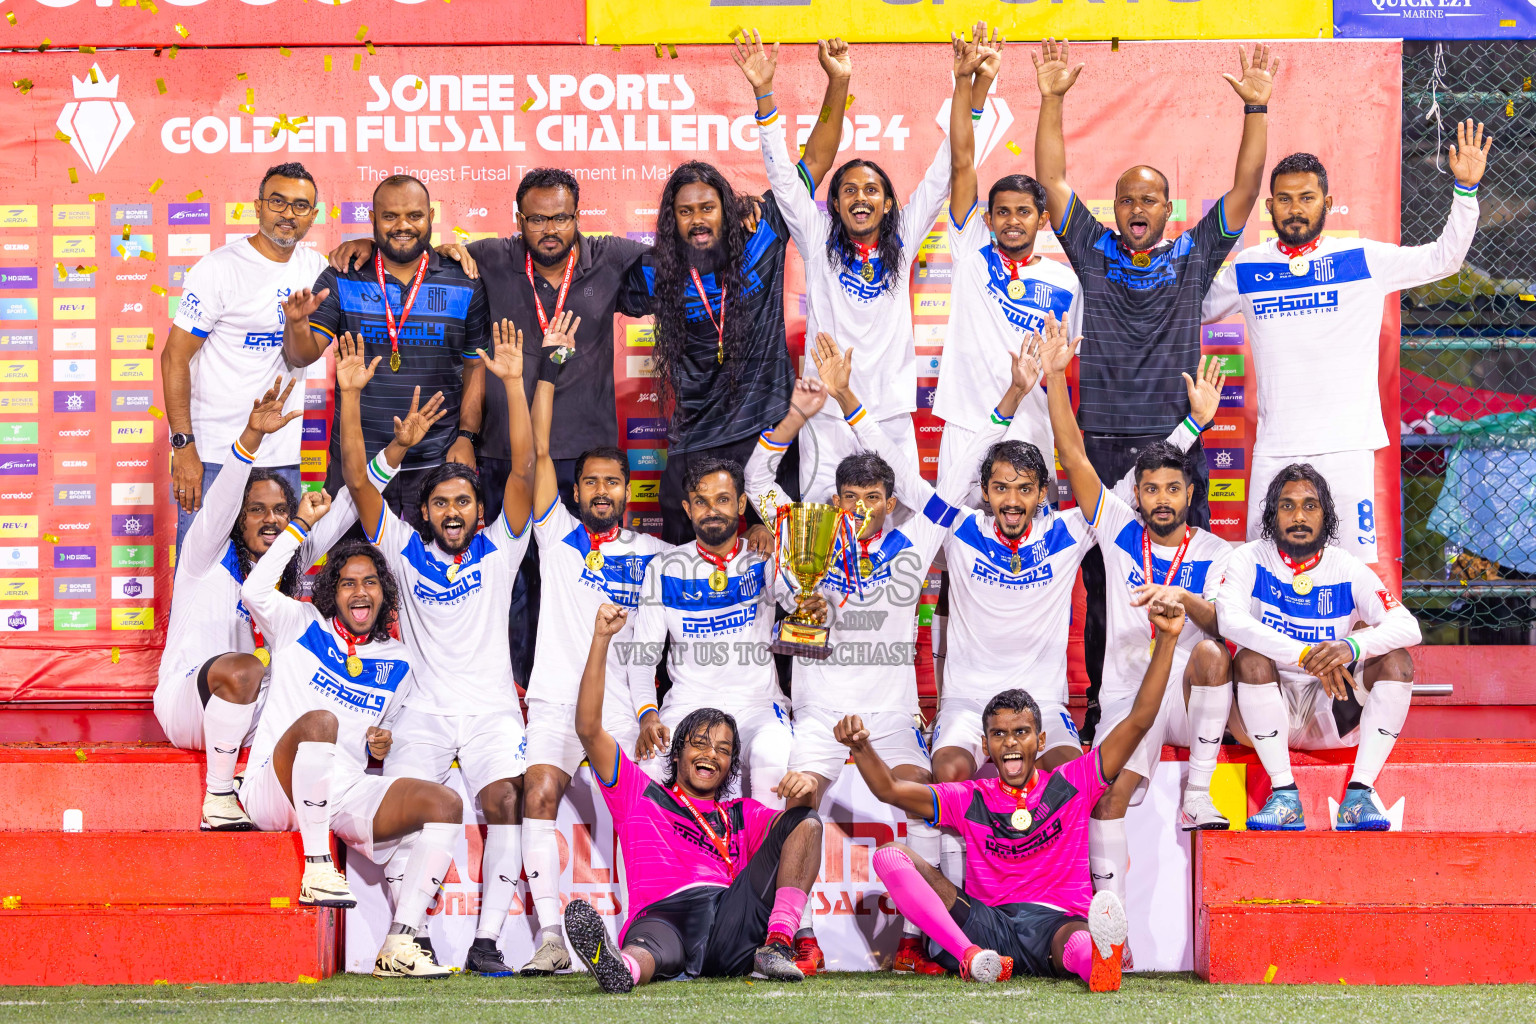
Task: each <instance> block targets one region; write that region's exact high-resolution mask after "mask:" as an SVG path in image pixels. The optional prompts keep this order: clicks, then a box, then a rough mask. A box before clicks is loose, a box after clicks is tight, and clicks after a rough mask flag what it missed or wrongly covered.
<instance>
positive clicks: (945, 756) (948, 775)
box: [933, 747, 976, 782]
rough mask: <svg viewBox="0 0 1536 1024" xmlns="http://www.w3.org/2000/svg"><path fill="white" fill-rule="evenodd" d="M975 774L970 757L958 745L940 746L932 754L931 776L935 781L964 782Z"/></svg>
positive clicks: (974, 767)
mask: <svg viewBox="0 0 1536 1024" xmlns="http://www.w3.org/2000/svg"><path fill="white" fill-rule="evenodd" d="M975 774H976V765H975V764H974V763H972V761H971V757H970V755H969V754H967V753H966V752H965V751H963V750H961V749H960V748H959V747H942V748H940V749H939V750H938V751H937V752H935V753H934V756H933V777H934V780H935V781H937V782H964V781H966V780H967V779H969V778H970V777H971V776H973V775H975Z"/></svg>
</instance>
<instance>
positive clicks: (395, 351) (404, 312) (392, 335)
mask: <svg viewBox="0 0 1536 1024" xmlns="http://www.w3.org/2000/svg"><path fill="white" fill-rule="evenodd" d="M373 272H374V275H375V276H377V277H378V279H379V292H380V298H381V299H382V301H383V303H384V329H385V330H386V331H388V332H389V351H390V354H391V355H392V356H397V355H399V354H400V332H401V331H402V330H404V329H405V321H406V318H407V317H409V316H410V315H411V307H412V306H414V305H416V292H417V291H419V290H420V289H421V280H422V278H424V277H426V276H427V254H426V253H422V254H421V259H420V260H419V261H418V262H417V264H416V276H415V278H413V279H412V280H411V290H410V291H408V292H406V293H405V294H404V295H403V296H402V297H401V300H400V322H399V323H398V324H397V323H395V311H394V310H393V309H390V308H389V288H388V287H386V286H385V284H384V254H383V253H382V252H380V251H379V250H378V249H377V248H375V249H374V252H373Z"/></svg>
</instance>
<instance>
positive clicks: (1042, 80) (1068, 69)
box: [1030, 39, 1083, 96]
mask: <svg viewBox="0 0 1536 1024" xmlns="http://www.w3.org/2000/svg"><path fill="white" fill-rule="evenodd" d="M1030 56H1031V57H1032V58H1033V59H1034V62H1035V79H1036V81H1038V82H1039V84H1040V95H1042V96H1065V95H1066V94H1067V90H1068V89H1070V88H1072V85H1073V83H1075V82H1076V81H1077V76H1078V75H1080V74H1082V72H1083V65H1081V64H1079V65H1077V66H1076V67H1073V66H1072V63H1071V54H1070V52H1069V50H1068V48H1067V41H1066V40H1065V39H1063V40H1062V41H1061V42H1059V43H1058V42H1056V40H1054V39H1047V40H1045V41H1044V42H1042V43H1041V44H1040V52H1039V53H1033V54H1030Z"/></svg>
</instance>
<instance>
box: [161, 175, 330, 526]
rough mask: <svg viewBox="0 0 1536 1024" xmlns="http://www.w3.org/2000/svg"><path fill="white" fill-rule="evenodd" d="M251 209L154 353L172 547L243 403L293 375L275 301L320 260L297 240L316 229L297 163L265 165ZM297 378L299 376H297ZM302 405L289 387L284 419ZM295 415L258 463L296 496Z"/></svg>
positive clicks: (311, 277)
mask: <svg viewBox="0 0 1536 1024" xmlns="http://www.w3.org/2000/svg"><path fill="white" fill-rule="evenodd" d="M256 195H257V198H256V202H255V209H256V219H257V230H256V233H255V234H254V235H251V236H250V237H248V238H242V239H240V240H239V241H237V242H231V243H229V244H228V245H226V246H223V247H222V248H219V249H215V250H214V251H213V252H211V253H209V254H208V255H207V256H204V257H203V258H202V259H200V260H198V261H197V263H196V264H194V265H193V267H192V269H190V270H188V271H187V276H186V283H185V285H184V289H183V292H182V296H181V302H180V305H178V306H177V309H176V316H175V319H174V320H173V321H172V324H171V333H170V338H169V339H168V341H167V342H166V346H165V348H164V349H162V350H161V352H160V370H161V373H162V375H163V376H164V379H165V416H166V420H167V422H168V423H169V424H170V427H171V449H172V451H171V500H172V501H173V502H174V503H175V504H176V506H177V509H178V512H177V523H176V547H177V550H178V551H179V550H180V549H181V542H182V538H183V537H184V536H186V532H187V527H188V526H189V525H191V523H192V517H193V515H194V514H195V513H196V512H197V510H198V509H199V508H201V507H202V503H203V494H204V493H205V492H206V491H207V489H208V486H209V485H210V484H211V483H213V478H214V477H216V476H218V475H219V469H220V468H221V466H222V465H223V460H224V458H225V457H226V456H227V455H228V454H229V452H230V448H231V445H233V444H234V441H235V439H236V438H237V437H239V436H240V432H241V431H242V430H244V429H245V421H246V417H247V416H248V415H249V414H250V411H251V402H252V401H253V400H255V399H257V398H259V397H260V396H261V394H262V391H263V389H265V388H268V387H270V386H271V384H272V381H273V380H275V379H276V378H277V377H279V376H293V375H294V369H295V368H294V367H293V366H290V365H289V364H288V363H287V361H286V360H285V359H284V358H283V302H284V300H285V299H287V298H288V296H289V295H291V294H292V293H293V292H295V291H297V290H298V289H301V288H308V287H309V286H310V285H312V284H314V281H315V278H316V277H318V276H319V274H320V272H321V271H322V270H324V269H325V259H324V257H322V256H321V255H320V254H319V253H316V252H314V251H313V250H311V249H305V248H302V247H301V246H300V245H299V240H300V239H302V238H303V237H304V236H305V235H306V234H307V233H308V232H309V228H310V225H312V224H313V223H314V222H315V213H316V210H317V206H316V202H317V201H318V197H317V194H316V189H315V179H314V177H313V176H312V175H311V174H310V173H309V171H307V170H306V169H305V168H304V165H303V164H299V163H287V164H278V165H277V166H276V167H271V168H269V169H268V170H267V173H266V174H265V175H264V176H263V177H262V179H261V187H260V188H259V189H258V190H257V193H256ZM298 376H299V379H300V380H301V381H302V380H303V377H304V375H303V373H300V374H298ZM303 408H304V387H303V385H302V384H300V386H299V387H296V388H294V389H293V393H292V394H291V395H290V396H289V398H288V402H287V405H285V406H284V408H283V412H284V413H285V414H286V413H289V412H293V411H294V410H296V409H298V410H302V409H303ZM301 430H302V424H301V422H300V417H297V416H296V417H294V419H293V421H292V422H291V423H289V424H288V425H287V426H285V427H283V428H282V429H281V430H279V431H278V432H277V433H275V434H273V435H272V436H271V437H269V438H267V439H266V441H265V443H263V444H262V446H261V451H260V452H258V453H257V455H256V465H257V466H258V467H263V468H268V469H271V470H273V471H274V472H276V473H277V474H278V475H280V476H282V477H283V478H284V479H286V480H287V481H288V483H289V484H290V486H291V487H292V489H293V490H294V491H295V492H297V491H298V489H299V438H300V431H301Z"/></svg>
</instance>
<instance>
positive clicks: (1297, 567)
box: [1278, 550, 1323, 576]
mask: <svg viewBox="0 0 1536 1024" xmlns="http://www.w3.org/2000/svg"><path fill="white" fill-rule="evenodd" d="M1278 553H1279V555H1280V561H1282V562H1284V563H1285V567H1286V568H1287V569H1289V570H1291V575H1292V576H1294V575H1296V574H1297V573H1300V572H1306V571H1307V570H1308V569H1310V568H1312V567H1313V566H1314V565H1316V564H1317V563H1318V562H1321V561H1322V560H1323V552H1322V551H1321V550H1320V551H1318V553H1317V554H1315V555H1313V556H1312V557H1311V558H1309V559H1307V560H1306V561H1305V562H1301V563H1300V564H1298V563H1297V562H1296V560H1295V559H1293V558H1292V557H1291V556H1290V555H1288V554H1286V553H1285V552H1284V551H1280V552H1278Z"/></svg>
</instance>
